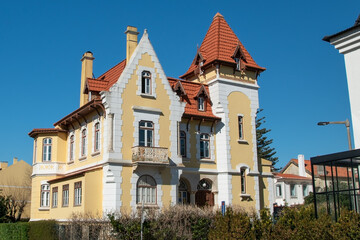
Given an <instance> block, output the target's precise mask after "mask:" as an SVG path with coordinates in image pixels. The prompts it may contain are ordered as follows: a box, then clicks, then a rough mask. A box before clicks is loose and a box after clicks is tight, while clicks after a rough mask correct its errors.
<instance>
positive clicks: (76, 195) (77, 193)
mask: <svg viewBox="0 0 360 240" xmlns="http://www.w3.org/2000/svg"><path fill="white" fill-rule="evenodd" d="M74 189H75V191H74V205H75V206H80V205H81V189H82V188H81V182H76V183H75V185H74Z"/></svg>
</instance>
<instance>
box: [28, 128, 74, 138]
mask: <svg viewBox="0 0 360 240" xmlns="http://www.w3.org/2000/svg"><path fill="white" fill-rule="evenodd" d="M58 132H67V131H66V130H63V129H59V128H34V129H33V130H32V131H31V132H29V136H30V137H32V138H33V137H35V136H36V135H38V134H41V133H58Z"/></svg>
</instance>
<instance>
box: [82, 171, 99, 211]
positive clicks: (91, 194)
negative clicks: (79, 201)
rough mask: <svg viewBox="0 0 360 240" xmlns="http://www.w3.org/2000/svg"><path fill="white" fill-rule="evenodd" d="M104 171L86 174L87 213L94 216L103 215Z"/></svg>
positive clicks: (85, 196) (85, 204)
mask: <svg viewBox="0 0 360 240" xmlns="http://www.w3.org/2000/svg"><path fill="white" fill-rule="evenodd" d="M102 177H103V170H102V169H98V170H93V171H90V172H87V173H86V174H85V187H84V189H83V191H84V206H85V209H84V210H85V212H86V213H90V214H91V215H92V216H100V217H101V214H102V202H103V193H102V190H103V186H102V185H103V184H102Z"/></svg>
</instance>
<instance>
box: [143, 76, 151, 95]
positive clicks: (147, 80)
mask: <svg viewBox="0 0 360 240" xmlns="http://www.w3.org/2000/svg"><path fill="white" fill-rule="evenodd" d="M141 93H142V94H151V73H150V72H148V71H143V72H142V75H141Z"/></svg>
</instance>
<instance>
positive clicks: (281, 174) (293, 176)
mask: <svg viewBox="0 0 360 240" xmlns="http://www.w3.org/2000/svg"><path fill="white" fill-rule="evenodd" d="M274 175H275V177H278V178H284V179H298V180H308V181H311V178H308V177H302V176H299V175H295V174H285V173H274Z"/></svg>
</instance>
